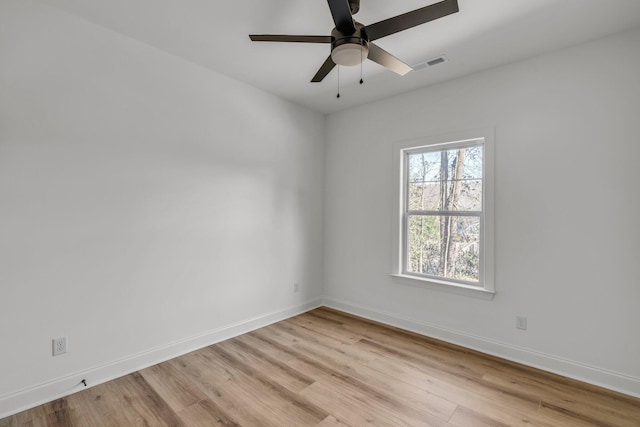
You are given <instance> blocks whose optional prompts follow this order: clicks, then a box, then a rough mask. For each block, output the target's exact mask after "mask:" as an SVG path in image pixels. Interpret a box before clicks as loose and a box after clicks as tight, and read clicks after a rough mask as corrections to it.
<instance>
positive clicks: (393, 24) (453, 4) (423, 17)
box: [364, 0, 460, 41]
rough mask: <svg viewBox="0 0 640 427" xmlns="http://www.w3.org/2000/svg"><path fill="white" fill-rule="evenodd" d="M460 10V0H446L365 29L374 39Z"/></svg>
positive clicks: (371, 39)
mask: <svg viewBox="0 0 640 427" xmlns="http://www.w3.org/2000/svg"><path fill="white" fill-rule="evenodd" d="M459 10H460V9H459V8H458V0H444V1H441V2H439V3H435V4H432V5H429V6H425V7H423V8H420V9H417V10H414V11H412V12H407V13H404V14H402V15H398V16H394V17H393V18H389V19H385V20H384V21H380V22H376V23H375V24H371V25H367V26H366V27H365V28H364V31H365V32H366V33H367V36H368V37H369V40H370V41H373V40H377V39H380V38H382V37H386V36H388V35H391V34H395V33H397V32H399V31H403V30H407V29H409V28H413V27H416V26H418V25H422V24H424V23H426V22H429V21H433V20H436V19H438V18H442V17H443V16H447V15H451V14H452V13H456V12H458V11H459Z"/></svg>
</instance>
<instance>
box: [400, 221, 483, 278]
mask: <svg viewBox="0 0 640 427" xmlns="http://www.w3.org/2000/svg"><path fill="white" fill-rule="evenodd" d="M407 227H408V229H407V243H408V246H407V272H410V273H418V274H426V275H429V276H436V277H442V278H443V279H455V280H462V281H465V282H471V283H478V282H479V277H480V218H479V217H475V216H474V217H467V216H436V215H410V216H409V219H408V223H407Z"/></svg>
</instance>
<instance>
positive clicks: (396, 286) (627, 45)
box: [324, 30, 640, 396]
mask: <svg viewBox="0 0 640 427" xmlns="http://www.w3.org/2000/svg"><path fill="white" fill-rule="evenodd" d="M638 46H640V30H635V31H632V32H629V33H624V34H620V35H617V36H614V37H611V38H607V39H603V40H599V41H595V42H591V43H588V44H584V45H581V46H578V47H575V48H571V49H567V50H562V51H559V52H556V53H552V54H547V55H544V56H540V57H537V58H533V59H530V60H527V61H524V62H520V63H516V64H512V65H509V66H505V67H500V68H496V69H492V70H489V71H486V72H483V73H480V74H476V75H472V76H469V77H466V78H462V79H458V80H455V81H450V82H448V83H445V84H441V85H438V86H434V87H430V88H425V89H423V90H419V91H415V92H412V93H409V94H405V95H402V96H397V97H394V98H391V99H388V100H385V101H382V102H378V103H375V104H370V105H366V106H363V107H360V108H354V109H350V110H347V111H344V112H340V113H335V114H332V115H330V116H329V117H328V120H327V152H326V158H325V163H326V166H325V285H324V286H325V287H324V293H325V298H326V299H325V301H326V302H327V304H329V305H332V306H334V307H338V308H342V309H346V310H349V311H352V312H354V313H357V314H361V315H365V316H368V317H372V318H377V319H380V320H383V321H386V322H389V323H394V324H397V325H400V326H404V327H408V328H411V329H414V330H418V331H421V332H424V333H427V334H430V335H434V336H438V337H441V338H444V339H448V340H450V341H454V342H459V343H462V344H464V345H468V346H471V347H475V348H479V349H481V350H484V351H488V352H491V353H494V354H498V355H502V356H505V357H509V358H511V359H516V360H521V361H524V362H525V363H529V364H532V365H536V366H541V367H544V368H546V369H551V370H554V371H558V372H562V373H566V374H569V375H571V376H574V377H578V378H583V379H586V380H588V381H591V382H594V383H599V384H603V385H606V386H609V387H612V388H616V389H620V390H624V391H626V392H627V393H632V394H635V395H638V396H640V362H639V361H640V332H639V330H638V327H639V325H640V310H638V301H640V279H639V277H638V259H639V255H640V226H639V225H638V212H639V211H640V191H639V190H638V183H640V167H638V162H639V161H640V139H639V138H640V120H639V118H640V79H639V78H638V76H640V55H639V54H638V53H639V52H640V51H639V50H638ZM451 60H452V61H455V60H456V58H451ZM445 66H446V65H445ZM425 72H426V71H425ZM489 127H494V128H495V132H496V144H495V152H496V156H495V164H496V169H495V179H496V187H495V190H496V193H495V195H496V203H495V213H496V232H495V242H496V248H495V249H496V262H495V268H496V274H495V278H496V290H497V294H496V296H495V298H494V300H493V301H485V300H481V299H474V298H471V297H467V296H460V295H452V294H450V293H445V292H438V291H433V290H426V289H424V288H420V287H414V286H408V285H406V284H404V282H401V281H400V280H399V279H395V278H392V277H390V276H389V274H390V273H391V261H392V253H391V250H392V243H391V242H392V234H391V230H392V222H391V217H392V209H394V208H396V205H395V203H397V202H396V200H393V198H392V189H393V187H392V186H393V185H396V182H395V181H394V176H393V174H392V166H393V165H392V145H393V144H394V143H395V142H397V141H402V140H408V139H414V138H419V137H422V136H433V135H440V134H446V133H450V132H457V131H466V130H473V129H484V128H489ZM516 315H522V316H527V317H528V326H529V328H528V330H527V331H526V332H523V331H519V330H516V329H515V317H516Z"/></svg>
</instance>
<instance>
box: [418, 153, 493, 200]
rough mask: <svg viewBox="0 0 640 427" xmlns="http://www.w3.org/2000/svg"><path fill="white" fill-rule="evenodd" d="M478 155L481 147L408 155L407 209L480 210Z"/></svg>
mask: <svg viewBox="0 0 640 427" xmlns="http://www.w3.org/2000/svg"><path fill="white" fill-rule="evenodd" d="M482 155H483V147H482V146H474V147H466V148H457V149H453V150H444V151H434V152H427V153H412V154H409V159H408V189H407V190H408V192H407V197H408V208H409V210H414V211H415V210H432V211H477V212H480V211H482Z"/></svg>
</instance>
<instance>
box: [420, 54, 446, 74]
mask: <svg viewBox="0 0 640 427" xmlns="http://www.w3.org/2000/svg"><path fill="white" fill-rule="evenodd" d="M448 61H449V59H448V58H447V56H446V55H440V56H436V57H435V58H431V59H427V60H426V61H422V62H418V63H417V64H415V65H414V66H413V67H412V68H413V69H414V71H418V70H423V69H425V68H431V67H435V66H436V65H440V64H444V63H445V62H448Z"/></svg>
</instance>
